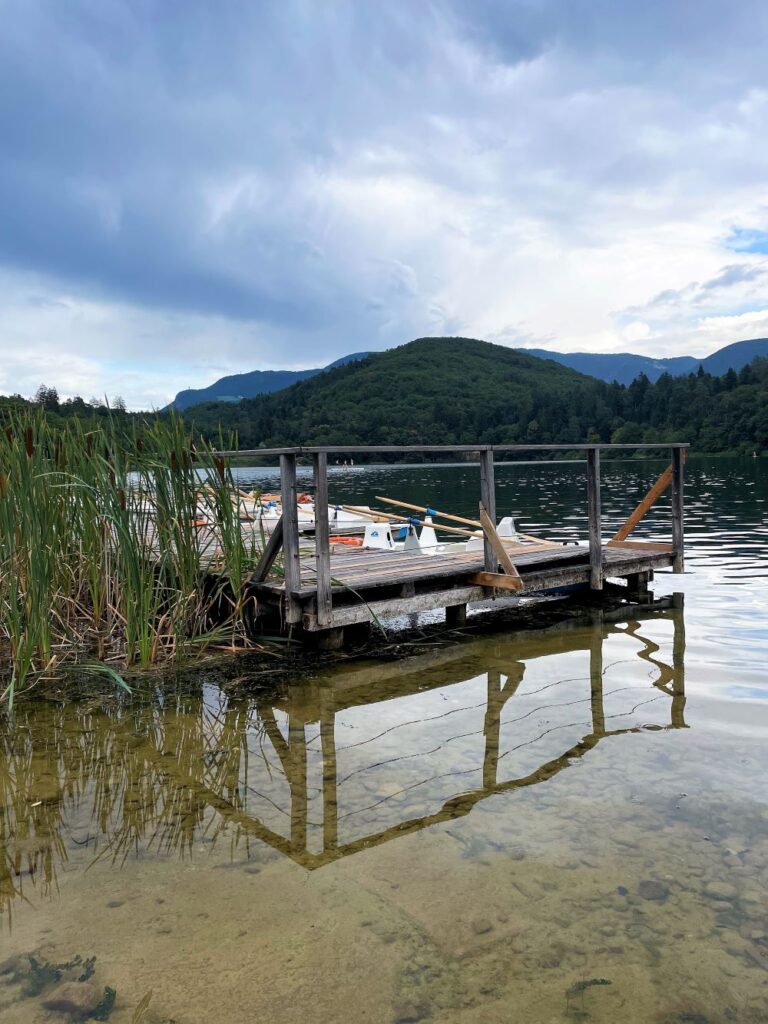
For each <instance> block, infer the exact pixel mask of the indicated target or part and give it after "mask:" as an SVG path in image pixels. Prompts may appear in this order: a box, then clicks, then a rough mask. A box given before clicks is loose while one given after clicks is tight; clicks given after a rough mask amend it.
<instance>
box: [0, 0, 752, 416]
mask: <svg viewBox="0 0 768 1024" xmlns="http://www.w3.org/2000/svg"><path fill="white" fill-rule="evenodd" d="M0 24H2V29H0V348H1V353H0V354H1V355H2V358H1V359H0V391H3V392H5V393H10V392H16V391H19V392H21V393H22V394H30V393H32V392H34V390H35V389H36V388H37V386H38V385H39V384H40V383H41V382H43V381H44V382H46V383H47V384H55V385H57V386H58V388H59V391H60V392H61V393H62V394H73V393H79V394H82V395H83V396H84V397H86V398H88V397H90V396H91V395H103V394H108V395H110V396H114V395H116V394H121V395H123V396H124V397H125V399H126V401H127V402H128V404H129V406H131V407H147V406H151V405H159V404H164V403H165V402H167V401H168V400H169V399H170V398H171V397H172V396H173V395H174V394H175V392H176V391H178V390H180V389H181V388H184V387H188V386H195V387H197V386H202V385H205V384H208V383H210V382H212V381H213V380H214V379H216V378H217V377H220V376H222V375H223V374H225V373H232V372H238V371H242V370H251V369H268V368H277V367H296V368H298V367H308V366H318V365H323V364H325V363H327V362H329V361H331V360H332V359H335V358H337V357H338V356H341V355H343V354H345V353H348V352H353V351H358V350H361V349H381V348H387V347H390V346H392V345H397V344H402V343H403V342H406V341H409V340H411V339H412V338H415V337H420V336H423V335H442V334H453V335H455V334H462V335H467V336H471V337H477V338H485V339H487V340H492V341H496V342H500V343H502V344H505V345H512V346H536V347H544V348H552V349H560V350H564V351H577V350H579V351H604V352H610V351H635V352H642V353H646V354H651V355H673V354H692V355H706V354H708V353H709V352H711V351H714V350H715V349H716V348H719V347H720V346H722V345H724V344H727V343H728V342H731V341H735V340H739V339H742V338H750V337H752V338H753V337H760V336H766V335H768V60H766V49H765V44H766V40H768V4H766V3H765V0H754V2H750V0H739V2H737V3H733V2H725V0H643V2H642V3H639V2H635V0H463V2H461V0H435V2H429V0H386V2H379V0H274V2H269V0H260V2H258V3H246V2H243V0H232V2H229V0H216V2H213V0H154V2H153V0H66V2H61V0H0Z"/></svg>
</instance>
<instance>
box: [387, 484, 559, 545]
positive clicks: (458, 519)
mask: <svg viewBox="0 0 768 1024" xmlns="http://www.w3.org/2000/svg"><path fill="white" fill-rule="evenodd" d="M376 501H383V502H384V503H385V504H387V505H394V506H395V507H396V508H411V509H413V511H414V512H423V513H424V514H425V515H429V516H440V518H441V519H450V520H451V522H454V523H465V524H466V525H467V526H474V527H476V528H477V529H479V530H481V529H482V528H483V524H482V523H481V522H480V521H479V520H478V519H466V518H465V517H464V516H454V515H451V514H450V513H448V512H438V511H437V509H434V508H429V507H425V506H424V505H411V504H410V503H409V502H407V501H394V500H393V499H392V498H384V497H382V496H381V495H380V494H377V495H376ZM433 525H435V524H433ZM515 533H517V536H518V537H522V538H523V540H530V541H533V542H534V543H536V544H546V545H551V546H552V547H553V548H559V547H562V545H561V544H558V543H557V541H554V540H543V539H542V538H541V537H533V536H531V534H530V533H520V532H519V531H517V530H516V531H515ZM511 539H512V538H502V540H511Z"/></svg>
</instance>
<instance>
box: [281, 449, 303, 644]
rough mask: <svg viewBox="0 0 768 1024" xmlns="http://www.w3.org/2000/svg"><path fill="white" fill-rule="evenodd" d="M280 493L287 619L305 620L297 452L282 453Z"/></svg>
mask: <svg viewBox="0 0 768 1024" xmlns="http://www.w3.org/2000/svg"><path fill="white" fill-rule="evenodd" d="M280 494H281V497H282V502H283V563H284V564H283V568H284V571H285V619H286V622H288V623H289V624H295V623H297V622H299V621H300V620H301V606H300V605H299V602H298V601H297V600H296V598H295V597H294V596H293V594H294V591H296V590H298V589H299V587H300V585H301V562H300V560H299V509H298V503H297V492H296V456H295V455H292V454H289V455H281V456H280Z"/></svg>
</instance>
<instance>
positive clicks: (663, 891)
mask: <svg viewBox="0 0 768 1024" xmlns="http://www.w3.org/2000/svg"><path fill="white" fill-rule="evenodd" d="M637 894H638V896H639V897H640V898H641V899H644V900H655V901H656V902H658V903H663V902H664V901H665V900H666V899H667V897H668V896H669V889H668V888H667V887H666V885H664V884H663V883H662V882H656V881H653V880H652V879H645V880H644V881H642V882H641V883H640V885H638V887H637Z"/></svg>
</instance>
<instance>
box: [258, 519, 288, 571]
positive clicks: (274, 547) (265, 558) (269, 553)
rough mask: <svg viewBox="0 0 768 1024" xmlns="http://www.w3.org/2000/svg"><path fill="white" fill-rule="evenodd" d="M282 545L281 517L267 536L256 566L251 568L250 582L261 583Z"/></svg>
mask: <svg viewBox="0 0 768 1024" xmlns="http://www.w3.org/2000/svg"><path fill="white" fill-rule="evenodd" d="M282 546H283V517H282V516H280V518H279V519H278V520H277V523H276V524H275V528H274V530H273V531H272V533H271V534H270V536H269V539H268V540H267V543H266V544H265V545H264V550H263V551H262V553H261V558H260V559H259V561H258V564H257V566H256V568H255V569H254V570H253V573H252V575H251V583H261V582H262V580H265V579H266V578H267V576H269V570H270V569H271V568H272V566H273V565H274V562H275V559H276V558H277V555H278V553H279V551H280V548H281V547H282Z"/></svg>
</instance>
